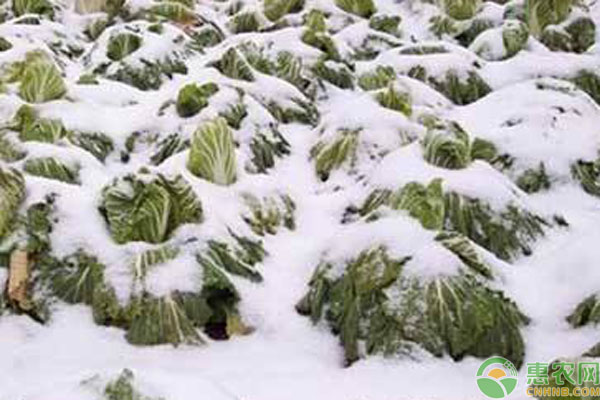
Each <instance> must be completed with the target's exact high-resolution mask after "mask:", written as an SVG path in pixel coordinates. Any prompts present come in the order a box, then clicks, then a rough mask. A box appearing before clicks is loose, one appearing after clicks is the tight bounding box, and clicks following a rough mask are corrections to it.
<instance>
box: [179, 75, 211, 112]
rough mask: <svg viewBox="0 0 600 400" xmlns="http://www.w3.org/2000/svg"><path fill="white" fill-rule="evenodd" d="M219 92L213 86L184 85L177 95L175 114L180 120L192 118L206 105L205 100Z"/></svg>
mask: <svg viewBox="0 0 600 400" xmlns="http://www.w3.org/2000/svg"><path fill="white" fill-rule="evenodd" d="M218 90H219V88H218V86H216V85H215V84H211V83H207V84H205V85H202V86H198V85H195V84H193V83H190V84H188V85H185V86H184V87H183V88H181V90H180V91H179V94H178V95H177V114H179V116H180V117H182V118H187V117H191V116H194V115H196V114H198V113H199V112H200V110H202V109H203V108H204V107H206V106H207V105H208V100H207V98H208V97H210V96H211V95H213V94H214V93H215V92H217V91H218Z"/></svg>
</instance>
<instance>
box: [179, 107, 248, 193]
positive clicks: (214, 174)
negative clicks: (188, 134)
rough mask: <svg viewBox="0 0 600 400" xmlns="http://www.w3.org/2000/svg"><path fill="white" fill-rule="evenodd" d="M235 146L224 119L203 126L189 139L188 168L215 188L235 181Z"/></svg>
mask: <svg viewBox="0 0 600 400" xmlns="http://www.w3.org/2000/svg"><path fill="white" fill-rule="evenodd" d="M236 165H237V164H236V158H235V147H234V143H233V136H232V134H231V129H229V127H228V126H227V122H226V121H225V119H224V118H221V117H220V118H217V119H215V120H213V121H208V122H206V123H204V124H203V125H202V126H201V127H200V128H199V129H198V130H197V131H196V132H195V133H194V137H193V139H192V143H191V147H190V153H189V157H188V163H187V167H188V169H189V170H190V172H191V173H192V174H194V175H196V176H198V177H200V178H203V179H206V180H208V181H210V182H213V183H216V184H217V185H223V186H226V185H231V184H232V183H234V182H235V181H236V176H237V172H236Z"/></svg>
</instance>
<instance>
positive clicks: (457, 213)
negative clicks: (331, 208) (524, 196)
mask: <svg viewBox="0 0 600 400" xmlns="http://www.w3.org/2000/svg"><path fill="white" fill-rule="evenodd" d="M441 184H442V181H441V180H440V179H435V180H433V181H431V182H430V183H429V184H428V185H426V186H424V185H422V184H420V183H416V182H411V183H408V184H406V185H405V186H403V187H401V188H399V189H397V190H396V191H391V190H381V189H379V190H375V191H373V192H372V193H371V194H370V195H369V196H367V198H366V199H365V201H364V202H363V204H362V205H361V206H360V207H358V208H355V209H352V208H351V209H350V210H349V211H350V212H351V213H358V214H359V215H360V216H364V217H366V219H367V220H374V219H377V218H379V217H380V216H381V214H382V211H383V210H382V208H383V207H388V208H390V209H392V210H406V211H407V212H408V213H409V215H410V216H411V217H413V218H416V219H417V220H419V222H420V223H421V225H423V227H424V228H426V229H433V230H442V229H444V230H448V231H453V232H459V233H461V234H463V235H464V236H466V237H468V238H469V239H471V240H472V241H473V242H475V243H477V244H478V245H480V246H482V247H484V248H486V249H487V250H489V251H490V252H492V253H494V254H495V255H496V256H498V257H499V258H501V259H504V260H511V259H514V258H515V257H518V256H519V255H520V254H525V255H528V254H531V252H532V250H531V246H530V245H531V243H532V242H533V241H534V240H536V239H538V238H540V237H542V236H543V235H544V232H545V230H546V228H547V227H548V226H549V224H550V223H549V222H548V221H546V219H544V218H542V217H540V216H538V215H536V214H534V213H531V212H529V211H528V210H525V209H523V208H520V207H518V206H517V205H514V204H509V205H507V206H506V207H505V208H504V209H501V210H497V209H494V208H492V207H491V206H490V205H489V204H487V203H486V202H485V201H482V200H480V199H476V198H470V197H468V196H464V195H461V194H459V193H455V192H448V193H444V191H443V189H442V185H441ZM383 215H385V213H383Z"/></svg>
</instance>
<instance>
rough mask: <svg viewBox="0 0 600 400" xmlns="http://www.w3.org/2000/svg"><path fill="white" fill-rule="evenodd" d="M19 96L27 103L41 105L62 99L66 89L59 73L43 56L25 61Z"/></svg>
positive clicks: (50, 61)
mask: <svg viewBox="0 0 600 400" xmlns="http://www.w3.org/2000/svg"><path fill="white" fill-rule="evenodd" d="M20 82H21V85H20V87H19V95H20V96H21V98H22V99H23V100H25V101H27V102H29V103H43V102H46V101H50V100H56V99H60V98H61V97H63V96H64V95H65V94H66V92H67V88H66V87H65V83H64V81H63V78H62V75H61V72H60V71H59V69H58V68H57V67H56V66H55V65H54V64H53V62H52V60H50V59H49V58H48V57H47V56H45V55H38V56H35V57H29V58H28V59H26V60H25V65H24V67H23V72H22V76H21V78H20Z"/></svg>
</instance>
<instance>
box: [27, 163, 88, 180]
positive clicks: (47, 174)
mask: <svg viewBox="0 0 600 400" xmlns="http://www.w3.org/2000/svg"><path fill="white" fill-rule="evenodd" d="M23 170H24V171H25V172H27V173H28V174H31V175H35V176H40V177H43V178H48V179H54V180H57V181H62V182H66V183H78V181H79V178H78V171H77V168H76V167H72V166H69V165H65V164H64V163H62V162H61V161H59V160H57V159H56V158H54V157H43V158H31V159H28V160H27V161H26V162H25V164H24V165H23Z"/></svg>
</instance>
